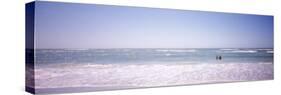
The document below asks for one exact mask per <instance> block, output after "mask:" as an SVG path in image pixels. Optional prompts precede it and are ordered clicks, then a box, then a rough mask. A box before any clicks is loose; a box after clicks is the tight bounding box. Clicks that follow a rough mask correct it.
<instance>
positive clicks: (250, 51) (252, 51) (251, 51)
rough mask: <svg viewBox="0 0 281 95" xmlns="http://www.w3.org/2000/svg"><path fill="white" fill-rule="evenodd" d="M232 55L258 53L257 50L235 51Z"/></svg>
mask: <svg viewBox="0 0 281 95" xmlns="http://www.w3.org/2000/svg"><path fill="white" fill-rule="evenodd" d="M231 52H232V53H256V52H257V51H255V50H235V51H231Z"/></svg>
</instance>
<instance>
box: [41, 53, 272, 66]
mask: <svg viewBox="0 0 281 95" xmlns="http://www.w3.org/2000/svg"><path fill="white" fill-rule="evenodd" d="M217 56H221V57H222V59H221V60H217V59H216V57H217ZM272 62H273V49H37V50H36V64H38V65H39V64H42V65H43V64H70V63H73V64H84V63H86V64H92V63H93V64H153V63H163V64H164V63H166V64H176V63H184V64H201V63H206V64H212V63H225V64H227V63H272Z"/></svg>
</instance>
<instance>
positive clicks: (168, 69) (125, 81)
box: [35, 63, 273, 91]
mask: <svg viewBox="0 0 281 95" xmlns="http://www.w3.org/2000/svg"><path fill="white" fill-rule="evenodd" d="M271 79H273V63H272V64H268V63H267V64H252V63H251V64H242V63H241V64H237V63H235V64H221V63H219V64H196V65H194V64H180V65H178V64H169V65H166V64H165V65H164V64H152V65H151V64H142V65H123V64H122V65H121V64H117V65H116V64H110V65H100V64H90V65H89V64H82V65H81V64H79V65H74V66H72V65H67V64H65V65H64V66H58V67H57V68H54V67H48V68H40V69H38V68H35V82H36V84H35V88H36V89H48V88H69V87H70V88H71V87H90V88H93V87H94V88H99V89H100V90H103V89H104V90H106V89H108V88H111V87H116V88H117V89H118V87H120V88H122V87H134V88H139V87H141V88H142V87H159V86H160V87H161V86H172V85H183V84H185V85H189V84H192V85H193V84H202V83H204V84H205V83H217V82H223V83H224V82H235V81H257V80H271ZM103 87H105V88H103ZM93 91H95V89H93Z"/></svg>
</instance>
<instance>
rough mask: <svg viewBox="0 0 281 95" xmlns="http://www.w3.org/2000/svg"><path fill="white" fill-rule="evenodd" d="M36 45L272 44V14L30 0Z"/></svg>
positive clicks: (220, 45)
mask: <svg viewBox="0 0 281 95" xmlns="http://www.w3.org/2000/svg"><path fill="white" fill-rule="evenodd" d="M35 19H36V47H37V48H272V47H273V17H272V16H264V15H243V14H230V13H214V12H199V11H187V10H172V9H158V8H139V7H121V6H108V5H93V4H75V3H71V4H69V3H55V2H43V1H36V17H35Z"/></svg>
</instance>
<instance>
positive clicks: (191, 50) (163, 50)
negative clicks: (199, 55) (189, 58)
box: [156, 49, 196, 52]
mask: <svg viewBox="0 0 281 95" xmlns="http://www.w3.org/2000/svg"><path fill="white" fill-rule="evenodd" d="M156 51H158V52H196V50H194V49H187V50H171V49H167V50H165V49H159V50H156Z"/></svg>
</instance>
